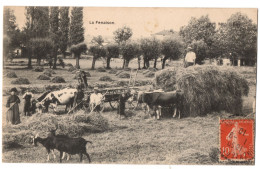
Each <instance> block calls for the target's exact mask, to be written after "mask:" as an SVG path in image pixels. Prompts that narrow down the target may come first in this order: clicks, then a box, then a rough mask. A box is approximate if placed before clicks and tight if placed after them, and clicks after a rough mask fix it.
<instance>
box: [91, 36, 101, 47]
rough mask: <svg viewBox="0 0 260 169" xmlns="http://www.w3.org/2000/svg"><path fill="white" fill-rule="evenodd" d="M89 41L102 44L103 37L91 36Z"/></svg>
mask: <svg viewBox="0 0 260 169" xmlns="http://www.w3.org/2000/svg"><path fill="white" fill-rule="evenodd" d="M91 43H92V44H93V45H99V46H103V43H104V39H103V37H102V36H101V35H98V36H96V37H93V39H92V40H91Z"/></svg>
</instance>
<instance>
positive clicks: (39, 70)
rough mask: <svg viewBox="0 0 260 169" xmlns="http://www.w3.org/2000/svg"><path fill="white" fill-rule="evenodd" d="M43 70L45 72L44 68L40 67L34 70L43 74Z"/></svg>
mask: <svg viewBox="0 0 260 169" xmlns="http://www.w3.org/2000/svg"><path fill="white" fill-rule="evenodd" d="M43 70H44V68H43V67H40V66H38V67H36V68H34V71H35V72H43Z"/></svg>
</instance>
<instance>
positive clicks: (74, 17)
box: [70, 7, 84, 45]
mask: <svg viewBox="0 0 260 169" xmlns="http://www.w3.org/2000/svg"><path fill="white" fill-rule="evenodd" d="M70 41H71V44H72V45H75V44H78V43H81V42H84V28H83V7H73V8H72V10H71V23H70Z"/></svg>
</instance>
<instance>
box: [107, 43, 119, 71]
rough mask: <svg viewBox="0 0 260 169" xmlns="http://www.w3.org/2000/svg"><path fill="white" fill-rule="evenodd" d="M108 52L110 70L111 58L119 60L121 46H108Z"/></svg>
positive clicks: (108, 67)
mask: <svg viewBox="0 0 260 169" xmlns="http://www.w3.org/2000/svg"><path fill="white" fill-rule="evenodd" d="M106 50H107V55H106V57H107V69H110V68H111V67H110V60H111V58H118V57H119V46H118V45H117V44H113V43H111V44H108V45H107V46H106Z"/></svg>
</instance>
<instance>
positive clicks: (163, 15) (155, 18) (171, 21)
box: [9, 6, 257, 38]
mask: <svg viewBox="0 0 260 169" xmlns="http://www.w3.org/2000/svg"><path fill="white" fill-rule="evenodd" d="M9 8H11V9H13V10H14V14H15V16H16V22H17V24H18V26H19V27H20V28H22V27H23V26H24V24H25V7H21V6H20V7H9ZM236 12H241V13H243V14H246V15H247V16H248V17H249V18H250V19H252V21H253V22H254V23H257V9H256V8H144V7H139V8H136V7H128V8H127V7H124V8H119V7H117V8H113V7H111V8H108V7H85V8H84V9H83V15H84V19H83V21H84V28H85V36H91V37H92V36H97V35H102V36H104V37H112V36H113V32H114V31H115V30H116V29H117V28H120V27H122V26H124V25H126V26H129V27H130V28H132V30H133V38H141V37H148V36H150V35H151V34H153V33H157V32H159V31H162V30H164V29H166V30H169V29H173V30H174V31H179V29H180V27H181V26H184V25H187V24H188V22H189V20H190V18H191V17H195V18H199V17H201V16H202V15H208V16H209V18H210V20H211V21H212V22H216V23H218V22H226V21H227V19H228V18H229V17H230V16H231V15H232V14H234V13H236ZM96 21H100V22H102V21H107V22H114V24H96ZM93 22H94V24H91V23H93Z"/></svg>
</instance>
